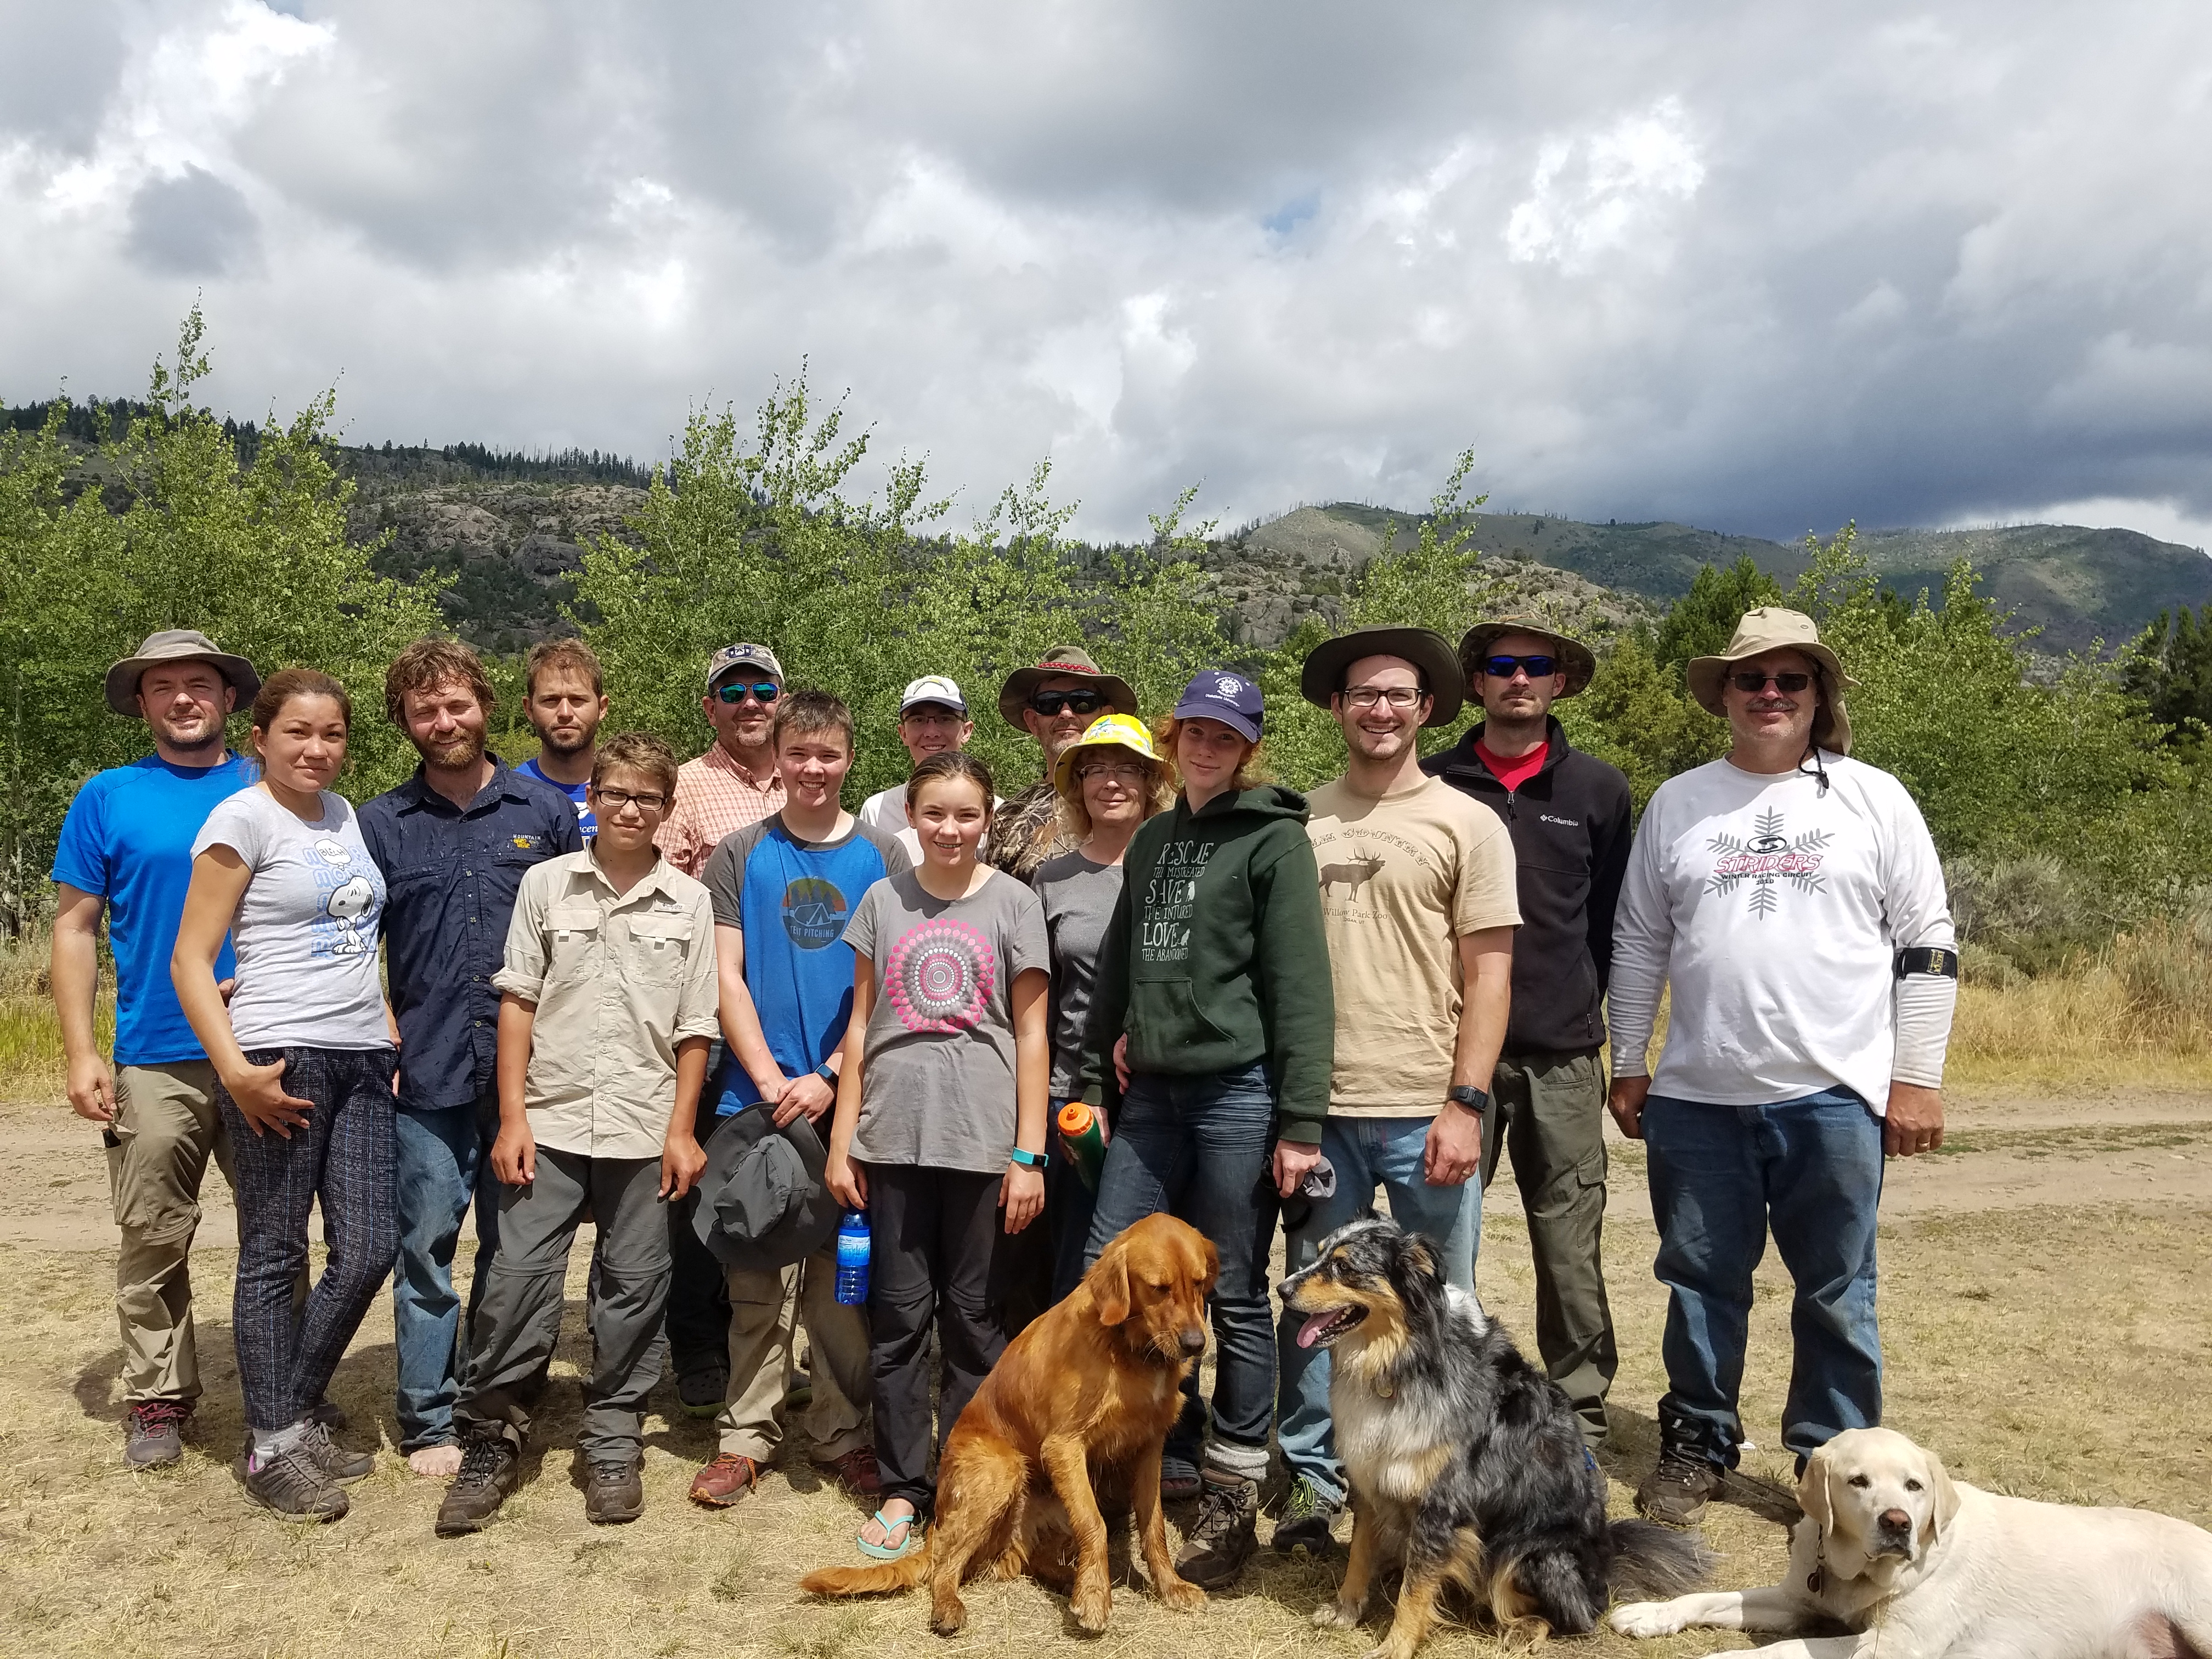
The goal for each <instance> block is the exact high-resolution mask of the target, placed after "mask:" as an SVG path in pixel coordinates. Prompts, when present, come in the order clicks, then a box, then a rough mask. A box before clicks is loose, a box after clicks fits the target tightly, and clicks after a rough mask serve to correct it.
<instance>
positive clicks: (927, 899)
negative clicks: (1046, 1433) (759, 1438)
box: [824, 750, 1052, 1561]
mask: <svg viewBox="0 0 2212 1659" xmlns="http://www.w3.org/2000/svg"><path fill="white" fill-rule="evenodd" d="M991 799H992V796H991V774H990V771H989V769H987V768H986V767H985V766H984V765H983V763H981V762H980V761H978V760H976V759H975V757H973V756H972V755H965V754H962V753H960V752H958V751H957V750H951V751H948V752H946V753H944V754H939V755H932V756H930V757H928V758H927V760H925V761H923V762H922V763H921V765H920V766H918V767H916V768H915V772H914V776H913V778H912V779H911V780H909V781H908V784H907V808H908V814H909V816H910V817H911V818H912V820H913V823H914V825H915V829H917V830H918V831H919V832H920V834H921V847H922V852H923V854H924V862H923V863H922V864H921V865H920V866H917V867H916V868H915V869H913V870H901V871H900V872H897V873H896V875H892V876H888V877H886V878H884V879H883V880H881V881H878V882H877V883H876V884H874V885H873V886H872V887H870V888H869V889H868V890H867V891H866V893H865V894H863V895H862V896H861V897H860V902H859V903H858V904H856V905H854V907H853V915H852V919H851V920H850V921H848V922H847V923H846V925H845V942H846V943H847V944H848V945H851V946H852V947H853V953H854V963H853V967H854V982H853V1014H852V1019H851V1022H850V1023H849V1024H848V1025H847V1026H846V1028H845V1060H844V1065H843V1066H842V1068H841V1070H840V1072H839V1073H838V1080H837V1109H836V1117H835V1118H834V1119H833V1120H832V1121H831V1125H830V1130H829V1161H828V1166H827V1169H826V1170H825V1172H824V1184H825V1185H827V1186H828V1187H829V1190H830V1191H831V1192H832V1193H834V1194H836V1197H837V1200H838V1202H839V1203H841V1204H843V1205H844V1206H847V1207H848V1208H849V1209H861V1208H865V1209H866V1211H867V1212H868V1231H869V1241H870V1242H869V1249H870V1261H869V1278H870V1287H869V1297H868V1312H869V1319H870V1326H871V1330H870V1337H869V1363H870V1365H871V1368H872V1371H873V1374H874V1395H875V1413H876V1461H877V1462H878V1464H879V1465H880V1467H881V1468H882V1470H883V1507H882V1508H881V1509H879V1510H877V1511H876V1514H875V1517H874V1518H873V1519H872V1520H871V1521H870V1522H868V1523H867V1524H866V1526H864V1527H863V1528H861V1529H860V1537H859V1539H858V1540H857V1542H858V1543H859V1545H860V1550H861V1552H862V1553H864V1554H866V1555H869V1556H872V1557H873V1558H875V1559H878V1560H884V1561H888V1560H895V1559H897V1558H898V1557H899V1556H901V1555H903V1554H905V1553H906V1552H907V1551H908V1549H909V1548H912V1547H914V1546H915V1544H916V1543H917V1542H918V1537H917V1530H916V1529H917V1524H918V1522H921V1521H923V1520H927V1510H928V1509H929V1507H930V1506H931V1504H932V1502H933V1498H934V1488H933V1486H932V1484H931V1480H930V1476H929V1449H930V1444H931V1441H932V1439H933V1437H932V1435H931V1433H930V1398H929V1396H930V1389H929V1331H930V1326H931V1324H932V1322H934V1323H935V1324H936V1327H937V1335H938V1346H939V1352H940V1355H941V1358H942V1364H943V1375H942V1376H941V1378H940V1381H939V1389H938V1392H937V1425H938V1432H937V1434H936V1435H935V1436H934V1439H935V1442H936V1444H937V1447H938V1449H939V1452H940V1453H941V1452H942V1451H943V1449H944V1445H945V1437H946V1436H947V1435H949V1434H951V1431H952V1425H954V1424H955V1423H956V1422H957V1421H958V1420H959V1417H960V1413H961V1410H962V1408H963V1407H965V1406H966V1405H967V1403H968V1401H969V1399H970V1398H971V1397H972V1396H973V1395H975V1390H976V1389H977V1388H978V1387H979V1386H980V1385H981V1383H982V1381H983V1378H984V1377H985V1376H987V1374H988V1373H989V1371H990V1369H991V1367H992V1366H993V1365H994V1364H997V1363H998V1359H999V1355H1000V1352H1003V1351H1004V1349H1005V1347H1006V1324H1005V1320H1004V1308H1003V1302H1004V1297H1003V1294H1002V1293H1001V1291H1000V1285H999V1284H998V1283H997V1282H996V1281H997V1280H998V1279H1000V1277H1001V1276H1002V1275H1001V1273H994V1267H1000V1261H999V1246H1000V1241H1001V1240H1003V1239H1004V1238H1006V1237H1007V1236H1008V1235H1011V1234H1014V1233H1018V1232H1020V1231H1022V1230H1023V1229H1024V1228H1025V1227H1027V1226H1028V1225H1030V1223H1031V1222H1033V1221H1035V1220H1036V1217H1037V1214H1038V1212H1040V1211H1041V1210H1042V1208H1043V1206H1044V1167H1043V1166H1044V1164H1045V1133H1046V1129H1045V1085H1046V1073H1047V1072H1048V1070H1049V1068H1050V1064H1051V1058H1052V1054H1051V1050H1052V1044H1051V1038H1050V1036H1049V1034H1048V1031H1047V1029H1046V1019H1045V1005H1046V998H1047V996H1048V994H1049V992H1050V990H1051V985H1052V975H1051V971H1050V969H1051V963H1052V946H1051V944H1050V941H1049V940H1048V938H1047V936H1046V933H1045V927H1044V907H1043V906H1042V904H1040V903H1039V902H1037V896H1036V894H1035V893H1033V892H1031V891H1030V890H1029V888H1028V886H1027V885H1026V884H1024V883H1021V882H1018V881H1016V880H1015V879H1014V878H1012V876H1008V875H1003V874H1001V873H1000V872H998V871H996V870H994V869H993V868H992V867H991V866H989V865H987V864H982V863H979V862H978V861H977V860H976V856H975V854H976V849H977V848H979V847H981V845H982V842H983V837H984V836H985V835H986V834H987V833H988V831H989V829H990V827H991Z"/></svg>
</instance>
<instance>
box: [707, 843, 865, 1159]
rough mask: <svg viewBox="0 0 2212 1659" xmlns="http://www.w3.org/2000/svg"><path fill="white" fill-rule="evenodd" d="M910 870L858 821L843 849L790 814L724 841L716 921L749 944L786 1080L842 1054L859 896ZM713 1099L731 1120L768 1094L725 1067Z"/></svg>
mask: <svg viewBox="0 0 2212 1659" xmlns="http://www.w3.org/2000/svg"><path fill="white" fill-rule="evenodd" d="M906 867H907V857H906V854H905V853H904V851H902V849H901V848H900V847H899V844H898V843H897V842H896V841H894V840H893V839H892V838H891V837H890V836H887V835H885V834H884V833H883V831H881V830H880V829H870V828H869V827H868V826H867V825H866V824H864V823H860V822H858V821H857V820H856V821H855V822H854V825H853V827H852V829H851V830H850V831H849V832H848V833H847V834H846V836H844V837H843V838H842V840H838V841H832V842H806V841H801V840H799V837H798V836H794V835H793V834H792V833H791V831H790V830H788V829H786V828H784V823H783V814H782V813H781V812H778V813H776V814H775V815H774V816H773V817H767V818H763V819H762V820H761V821H760V822H759V823H750V824H747V825H746V826H745V827H744V829H738V830H733V831H732V833H731V834H729V835H727V836H724V837H723V838H722V841H721V843H720V845H719V846H717V847H716V848H714V852H713V853H712V854H710V855H709V856H708V860H707V864H706V867H705V868H704V869H702V871H700V872H699V879H700V880H702V881H703V882H704V883H706V884H707V890H708V892H709V893H710V894H712V895H713V896H714V921H715V924H716V925H717V926H719V927H736V928H738V930H739V931H741V932H742V933H744V937H745V988H746V989H747V990H749V991H750V992H751V993H752V999H753V1008H754V1010H755V1012H757V1013H758V1014H759V1016H760V1023H761V1030H762V1032H763V1035H764V1036H767V1038H768V1046H769V1053H770V1054H774V1055H775V1063H776V1065H777V1066H779V1067H781V1069H782V1072H783V1074H784V1075H785V1076H786V1077H788V1078H800V1077H805V1075H806V1074H807V1073H809V1072H811V1071H814V1070H816V1069H817V1068H818V1067H819V1066H821V1065H822V1064H823V1062H824V1061H826V1060H828V1059H829V1056H830V1055H832V1054H836V1052H837V1045H838V1044H839V1043H841V1042H843V1041H844V1040H845V1025H846V1022H847V1021H848V1020H849V1019H850V1018H852V1016H853V947H852V946H851V945H848V944H846V943H845V942H844V939H845V924H846V922H847V921H848V920H850V919H851V916H852V914H853V907H854V905H855V904H857V903H859V902H860V895H861V894H863V893H865V892H866V891H867V890H868V889H869V888H870V887H872V886H873V885H874V884H876V883H877V882H878V881H881V880H882V879H883V878H884V876H885V875H886V874H888V873H889V872H890V871H891V870H894V869H897V870H903V869H905V868H906ZM713 1090H714V1094H715V1095H716V1096H717V1097H718V1098H717V1100H716V1103H715V1108H714V1110H715V1113H716V1115H719V1116H723V1117H727V1116H728V1115H730V1114H732V1112H739V1111H743V1110H744V1109H745V1108H746V1107H748V1106H751V1105H756V1104H757V1103H759V1101H760V1097H761V1093H760V1091H759V1090H758V1089H757V1088H756V1087H755V1086H754V1085H753V1080H752V1078H751V1077H750V1075H749V1074H748V1073H746V1071H745V1068H744V1066H740V1065H738V1060H737V1056H736V1055H735V1054H730V1055H727V1056H726V1057H725V1058H724V1060H723V1061H722V1068H721V1070H720V1073H718V1074H717V1075H716V1077H715V1079H714V1085H713Z"/></svg>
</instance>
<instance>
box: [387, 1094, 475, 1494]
mask: <svg viewBox="0 0 2212 1659" xmlns="http://www.w3.org/2000/svg"><path fill="white" fill-rule="evenodd" d="M498 1135H499V1097H498V1096H497V1095H495V1094H490V1093H487V1094H484V1095H483V1096H480V1097H478V1098H477V1101H476V1103H475V1104H473V1105H470V1106H448V1107H446V1108H444V1109H441V1110H439V1111H428V1112H401V1113H399V1114H398V1124H397V1139H398V1166H399V1167H398V1195H399V1265H398V1268H397V1270H396V1271H395V1272H394V1273H392V1343H393V1346H394V1347H396V1348H397V1349H398V1362H399V1392H398V1402H397V1407H398V1416H399V1449H400V1450H401V1451H403V1452H412V1451H420V1450H421V1449H422V1448H423V1447H425V1446H442V1445H449V1444H451V1443H453V1442H454V1441H455V1440H456V1439H457V1438H458V1434H457V1431H455V1429H454V1427H453V1402H454V1401H456V1400H457V1399H459V1396H460V1380H459V1370H460V1363H461V1362H460V1356H461V1355H463V1354H465V1353H467V1352H469V1351H470V1350H471V1348H472V1347H473V1346H475V1330H476V1322H477V1304H479V1303H480V1302H482V1301H483V1288H484V1285H485V1283H486V1282H487V1279H488V1269H489V1267H490V1266H491V1258H492V1253H493V1251H494V1250H495V1249H497V1248H498V1245H499V1183H498V1182H496V1181H495V1180H493V1179H492V1178H491V1144H492V1142H493V1141H494V1140H495V1139H497V1138H498ZM471 1200H474V1202H475V1205H476V1212H477V1265H476V1271H475V1272H474V1273H471V1275H470V1279H469V1303H468V1327H469V1328H468V1331H467V1333H466V1334H464V1332H463V1331H462V1328H461V1302H460V1298H459V1297H458V1296H456V1295H455V1294H454V1293H453V1251H454V1249H455V1247H456V1246H458V1245H459V1243H460V1242H461V1223H462V1222H463V1221H464V1220H465V1219H466V1218H467V1216H468V1213H469V1205H470V1203H471ZM464 1336H465V1340H464Z"/></svg>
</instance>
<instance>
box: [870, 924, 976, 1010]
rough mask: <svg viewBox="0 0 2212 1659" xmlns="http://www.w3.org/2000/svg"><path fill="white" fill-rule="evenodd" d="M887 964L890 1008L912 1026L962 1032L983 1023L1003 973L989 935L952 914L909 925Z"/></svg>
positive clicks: (887, 991) (887, 992)
mask: <svg viewBox="0 0 2212 1659" xmlns="http://www.w3.org/2000/svg"><path fill="white" fill-rule="evenodd" d="M884 966H885V969H887V971H886V972H885V973H884V987H885V994H886V995H888V996H889V997H890V1005H891V1011H892V1012H894V1013H896V1015H897V1016H898V1017H899V1023H900V1024H902V1025H904V1026H905V1027H906V1029H907V1030H909V1031H964V1030H969V1029H970V1028H972V1027H974V1026H975V1025H977V1024H981V1021H982V1018H983V1012H984V1010H985V1008H986V1007H987V1006H988V1005H989V1003H990V1000H991V991H992V987H994V986H995V985H996V984H997V983H998V978H999V959H998V957H997V955H996V954H995V953H994V951H992V949H991V942H990V940H988V939H985V938H984V937H983V935H982V934H981V933H978V932H976V930H975V928H973V927H969V925H968V924H967V923H966V922H964V921H952V920H951V919H950V918H948V917H939V918H938V919H937V920H936V921H925V922H923V923H922V924H921V926H920V927H910V928H908V930H907V931H906V932H905V933H902V934H901V935H900V936H899V941H898V943H897V944H896V945H892V946H891V950H890V958H889V960H888V961H887V962H886V963H885V964H884Z"/></svg>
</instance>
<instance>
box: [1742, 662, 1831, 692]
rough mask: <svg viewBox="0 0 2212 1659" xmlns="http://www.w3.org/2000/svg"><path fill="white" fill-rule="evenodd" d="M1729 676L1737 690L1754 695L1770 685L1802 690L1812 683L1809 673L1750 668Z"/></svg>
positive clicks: (1784, 689)
mask: <svg viewBox="0 0 2212 1659" xmlns="http://www.w3.org/2000/svg"><path fill="white" fill-rule="evenodd" d="M1729 680H1730V681H1731V682H1732V683H1733V684H1735V689H1736V690H1739V691H1748V692H1750V693H1751V695H1752V696H1754V697H1755V696H1758V695H1759V693H1760V692H1762V691H1764V690H1766V688H1767V687H1768V686H1770V685H1771V686H1772V687H1773V688H1774V689H1775V690H1777V691H1802V690H1804V689H1805V688H1806V687H1807V686H1808V685H1810V684H1812V683H1813V677H1812V676H1811V675H1810V674H1762V673H1760V672H1759V671H1757V670H1756V669H1751V668H1747V669H1745V670H1744V671H1742V672H1741V673H1738V674H1731V675H1729Z"/></svg>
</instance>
